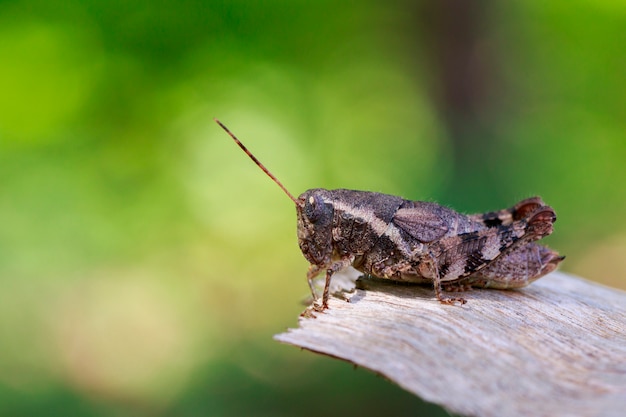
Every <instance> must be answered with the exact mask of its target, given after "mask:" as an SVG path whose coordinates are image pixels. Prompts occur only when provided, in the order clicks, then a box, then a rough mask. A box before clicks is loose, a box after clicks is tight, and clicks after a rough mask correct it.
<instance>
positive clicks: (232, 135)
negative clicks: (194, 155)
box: [213, 118, 302, 206]
mask: <svg viewBox="0 0 626 417" xmlns="http://www.w3.org/2000/svg"><path fill="white" fill-rule="evenodd" d="M213 120H215V122H216V123H217V124H218V125H220V127H221V128H222V129H224V130H225V131H226V133H228V135H229V136H230V137H231V138H233V140H234V141H235V143H237V145H239V147H240V148H241V149H242V150H243V151H244V152H245V153H246V155H248V156H249V157H250V159H252V160H253V161H254V163H255V164H257V166H258V167H259V168H261V169H262V170H263V172H265V173H266V174H267V175H268V176H269V177H270V178H271V179H272V180H273V181H274V182H275V183H276V184H278V186H279V187H280V188H281V189H282V190H283V191H284V192H285V194H287V197H289V198H290V199H291V201H293V202H294V203H296V206H301V205H302V203H300V202H299V201H298V199H296V198H295V197H294V196H293V195H292V194H291V193H290V192H289V191H288V190H287V188H285V186H284V185H283V184H282V183H281V182H280V181H278V178H276V177H275V176H274V174H272V173H271V172H270V171H269V169H267V168H265V165H263V164H262V163H261V161H259V160H258V159H256V156H254V155H252V152H250V151H249V150H248V148H246V147H245V145H244V144H243V143H241V141H240V140H239V139H237V136H235V135H234V134H233V133H232V132H231V131H230V130H228V128H227V127H226V126H224V125H223V124H222V122H220V121H219V120H217V119H215V118H214V119H213Z"/></svg>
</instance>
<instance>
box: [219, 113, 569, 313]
mask: <svg viewBox="0 0 626 417" xmlns="http://www.w3.org/2000/svg"><path fill="white" fill-rule="evenodd" d="M215 121H216V122H217V123H218V124H219V125H220V126H221V127H222V129H224V130H225V131H226V132H227V133H228V134H229V135H230V136H231V137H232V138H233V139H234V141H235V142H236V143H237V145H239V147H240V148H241V149H243V151H244V152H245V153H246V154H247V155H248V156H249V157H250V158H251V159H252V160H253V161H254V162H255V163H256V164H257V165H258V166H259V167H260V168H261V169H262V170H263V171H264V172H265V173H266V174H267V175H268V176H269V177H270V178H271V179H272V180H273V181H274V182H275V183H276V184H278V186H279V187H280V188H282V190H283V191H284V192H285V193H286V194H287V196H288V197H289V198H290V199H291V200H292V201H293V202H294V203H295V205H296V212H297V215H298V243H299V245H300V250H301V251H302V254H303V255H304V257H305V258H306V259H307V261H309V262H310V264H311V265H310V267H309V271H308V274H307V280H308V283H309V287H310V289H311V294H312V295H313V300H314V305H315V306H316V308H317V309H321V310H323V309H326V308H328V298H329V288H330V280H331V277H332V275H333V274H334V273H336V272H338V271H341V270H342V269H344V268H347V267H348V266H352V267H354V268H355V269H357V270H358V271H360V272H363V273H364V274H368V275H371V276H374V277H378V278H386V279H390V280H393V281H406V282H417V283H428V282H433V285H434V288H435V296H436V297H437V299H438V300H439V301H440V302H442V303H444V304H454V303H455V302H459V303H461V304H464V303H465V302H466V301H465V299H463V298H454V297H453V298H451V297H446V296H444V295H443V294H442V288H443V289H445V290H447V291H463V290H467V289H470V288H472V287H481V288H498V289H505V288H520V287H524V286H526V285H528V284H530V283H531V282H533V281H535V280H537V279H538V278H540V277H542V276H544V275H546V274H548V273H549V272H551V271H553V270H554V269H555V268H556V267H557V265H558V264H559V263H560V262H561V261H562V260H563V259H564V257H563V256H559V254H558V253H557V252H555V251H553V250H551V249H548V248H546V247H544V246H541V245H538V244H536V243H533V242H534V241H535V240H539V239H541V238H543V237H545V236H548V235H549V234H550V233H552V225H553V223H554V222H555V221H556V214H555V213H554V210H553V209H552V207H550V206H547V205H545V204H544V202H543V201H542V200H541V198H539V197H532V198H528V199H526V200H522V201H520V202H519V203H517V204H515V205H514V206H513V207H510V208H508V209H504V210H500V211H492V212H488V213H484V214H473V215H464V214H460V213H457V212H456V211H454V210H451V209H449V208H447V207H443V206H440V205H438V204H435V203H429V202H423V201H411V200H405V199H404V198H402V197H396V196H393V195H387V194H381V193H374V192H369V191H354V190H345V189H338V190H326V189H323V188H314V189H311V190H307V191H305V192H304V193H302V194H301V195H300V196H299V197H298V198H295V197H294V196H293V195H292V194H291V193H290V192H289V191H288V190H287V189H286V188H285V186H284V185H283V184H282V183H281V182H280V181H279V180H278V179H277V178H276V177H275V176H274V175H273V174H272V173H271V172H270V171H269V170H268V169H267V168H265V166H264V165H263V164H261V162H259V160H258V159H257V158H256V157H255V156H254V155H252V153H251V152H250V151H248V149H247V148H246V147H245V146H244V145H243V144H242V143H241V142H240V141H239V139H237V137H235V135H234V134H233V133H231V132H230V130H228V128H227V127H226V126H224V125H223V124H222V123H221V122H220V121H219V120H217V119H215ZM321 272H325V273H326V281H325V285H324V293H323V297H322V304H321V306H319V305H318V304H317V301H318V297H317V294H316V292H315V288H314V286H313V279H314V278H315V277H316V276H317V275H319V274H320V273H321Z"/></svg>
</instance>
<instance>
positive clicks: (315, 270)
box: [307, 256, 354, 311]
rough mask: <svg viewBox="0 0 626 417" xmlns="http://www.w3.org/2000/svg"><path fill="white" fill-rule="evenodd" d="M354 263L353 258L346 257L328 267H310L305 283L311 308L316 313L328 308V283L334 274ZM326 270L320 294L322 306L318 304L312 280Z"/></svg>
mask: <svg viewBox="0 0 626 417" xmlns="http://www.w3.org/2000/svg"><path fill="white" fill-rule="evenodd" d="M353 261H354V256H347V257H344V258H341V259H339V260H338V261H335V262H332V263H331V264H330V265H329V266H326V265H311V266H310V267H309V272H308V273H307V282H308V283H309V288H310V289H311V294H312V295H313V308H314V309H315V310H316V311H323V310H326V309H327V308H328V299H329V297H330V281H331V278H332V276H333V274H334V273H335V272H339V271H341V270H342V269H344V268H347V267H348V266H350V265H351V264H352V262H353ZM324 268H326V279H325V281H324V293H323V294H322V305H321V306H320V305H319V304H318V301H319V298H318V297H317V293H316V292H315V286H314V285H313V279H314V278H315V277H316V276H317V275H319V273H320V272H321V271H322V270H323V269H324Z"/></svg>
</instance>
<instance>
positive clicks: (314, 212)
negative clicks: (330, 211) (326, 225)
mask: <svg viewBox="0 0 626 417" xmlns="http://www.w3.org/2000/svg"><path fill="white" fill-rule="evenodd" d="M323 211H324V200H322V199H321V197H319V196H316V195H311V196H309V198H308V199H307V200H306V203H305V204H304V214H305V215H306V217H307V218H308V219H309V221H310V222H311V223H315V222H316V221H318V220H319V219H320V218H321V217H322V214H323Z"/></svg>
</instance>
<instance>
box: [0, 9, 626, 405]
mask: <svg viewBox="0 0 626 417" xmlns="http://www.w3.org/2000/svg"><path fill="white" fill-rule="evenodd" d="M465 3H469V4H470V5H467V4H465ZM624 27H626V6H625V5H624V3H623V2H610V1H600V2H597V1H595V2H594V1H573V2H550V3H536V2H532V3H531V2H524V3H520V2H517V3H503V2H498V3H496V2H460V1H452V0H451V1H446V2H432V3H431V2H421V3H415V4H414V3H413V2H406V3H402V2H397V3H394V4H389V3H388V2H383V1H374V0H370V1H364V2H360V3H358V4H356V5H355V4H351V3H336V2H330V1H317V2H303V1H291V2H280V1H265V2H253V1H230V2H221V1H179V2H174V1H165V2H157V3H155V2H148V1H133V2H121V1H109V2H96V1H90V0H87V1H80V2H79V1H67V2H43V1H40V2H36V1H35V2H26V1H14V2H0V63H1V65H0V219H1V220H2V221H1V223H0V285H1V288H2V291H0V414H2V415H31V416H34V415H42V416H43V415H45V416H51V415H135V414H150V415H155V414H156V415H159V414H164V415H165V414H168V415H298V416H301V415H319V414H331V415H333V414H343V415H356V414H360V415H381V414H383V413H385V414H393V415H401V414H410V415H415V414H416V413H417V411H416V410H420V409H421V410H423V412H424V413H427V412H430V413H434V412H442V411H441V410H439V409H437V408H435V407H433V406H429V405H427V404H423V403H421V402H420V401H419V400H417V399H415V398H414V397H412V396H411V395H409V394H407V393H404V392H403V391H401V390H400V389H399V388H396V387H393V386H391V385H390V384H388V383H386V382H385V381H383V380H382V379H380V378H377V377H375V376H373V375H370V374H369V373H367V372H364V371H352V370H351V369H350V367H349V366H347V365H343V364H338V363H335V362H333V361H330V360H326V359H323V358H317V357H314V355H311V354H307V353H302V352H299V351H297V350H296V349H291V348H288V347H284V346H280V345H278V344H276V343H275V342H273V341H272V340H271V336H272V334H274V333H277V332H280V331H282V330H283V329H285V328H286V327H288V326H293V325H295V323H296V317H297V315H298V313H299V312H300V310H301V309H302V308H303V306H302V305H300V304H299V301H300V300H302V299H303V298H304V297H305V296H306V294H307V286H306V283H305V279H304V275H305V270H306V267H307V265H306V262H305V261H304V259H303V258H302V257H301V255H300V253H299V250H298V249H297V245H296V238H295V213H294V209H293V207H292V205H291V203H290V201H289V200H288V199H287V198H285V196H284V195H282V193H281V192H280V190H279V189H278V187H276V186H275V185H274V184H272V183H271V181H269V179H268V178H267V177H266V176H264V175H263V174H262V173H261V171H260V170H258V168H256V167H255V166H254V165H253V164H252V163H251V162H250V161H249V160H248V159H247V158H246V157H245V155H244V154H243V153H241V152H240V151H239V150H238V149H237V148H236V147H235V145H234V144H233V143H232V141H231V140H230V139H229V138H228V137H227V136H226V135H225V133H224V132H223V131H221V130H220V129H219V127H218V126H217V125H215V123H214V122H213V121H212V117H219V118H220V119H221V120H222V121H223V122H224V123H226V124H227V125H228V126H229V127H230V128H231V129H232V130H233V131H234V132H235V133H236V134H237V135H238V136H239V137H240V138H241V139H242V140H244V141H245V143H246V144H247V145H248V146H249V148H250V149H251V150H252V151H253V152H254V153H255V154H256V155H257V156H258V157H259V158H260V159H261V160H262V161H263V162H264V163H265V164H266V165H267V166H268V167H269V168H270V169H271V170H272V171H273V172H274V173H275V174H276V175H277V176H278V177H279V178H281V180H282V181H283V182H284V183H285V184H286V186H287V187H288V188H289V189H290V190H291V191H292V192H293V193H295V194H298V193H300V192H302V191H304V190H305V189H307V188H312V187H325V188H338V187H343V188H354V189H367V190H372V191H382V192H387V193H391V194H400V195H403V196H405V197H407V198H413V199H422V200H431V201H438V202H440V203H443V204H449V205H451V206H453V207H455V208H457V209H459V210H464V211H483V210H492V209H496V208H501V207H505V206H509V205H511V204H513V203H514V202H515V201H517V200H518V199H521V198H524V197H527V196H530V195H534V194H539V195H541V196H543V198H544V199H545V200H546V201H547V202H548V203H550V204H552V205H553V206H554V207H555V208H556V211H557V213H558V215H559V221H558V222H557V224H556V231H555V234H554V235H553V236H551V237H550V238H549V239H547V240H548V243H549V244H550V245H551V246H552V247H554V248H557V249H558V250H559V251H561V252H562V253H564V254H566V255H568V259H567V260H566V262H565V263H564V264H563V269H565V270H567V271H570V272H574V273H578V274H580V275H583V276H586V277H588V278H591V279H595V280H598V281H601V282H604V283H607V284H610V285H614V286H618V287H621V288H626V263H625V262H626V261H625V259H626V258H625V257H624V256H623V252H624V249H625V248H626V226H624V224H623V221H622V215H623V213H625V212H626V193H625V192H624V182H625V181H626V168H624V161H626V134H625V133H624V132H626V111H625V108H624V103H626V87H625V85H626V83H625V81H624V80H625V78H624V74H625V73H626V61H624V54H623V50H624V47H625V46H626V38H625V35H624V33H625V32H624ZM416 326H419V323H416Z"/></svg>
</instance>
